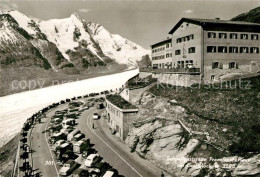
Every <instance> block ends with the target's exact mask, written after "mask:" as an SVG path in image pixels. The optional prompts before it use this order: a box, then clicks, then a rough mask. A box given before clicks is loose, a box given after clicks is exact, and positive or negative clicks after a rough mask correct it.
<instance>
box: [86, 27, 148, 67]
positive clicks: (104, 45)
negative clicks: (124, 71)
mask: <svg viewBox="0 0 260 177" xmlns="http://www.w3.org/2000/svg"><path fill="white" fill-rule="evenodd" d="M87 27H88V31H89V32H90V35H91V36H92V38H93V39H94V40H95V42H96V43H98V44H99V46H100V48H101V50H102V52H103V53H104V54H105V55H107V56H109V57H110V58H113V59H115V60H116V61H117V62H118V63H122V64H129V63H135V62H136V61H139V60H141V58H142V56H144V55H147V54H149V53H150V52H149V50H145V49H143V48H142V47H141V46H139V45H137V44H135V43H133V42H131V41H129V40H128V39H125V38H123V37H121V36H120V35H118V34H111V33H110V32H109V31H108V30H106V29H105V28H104V27H103V26H101V25H100V24H98V23H93V22H91V23H88V24H87Z"/></svg>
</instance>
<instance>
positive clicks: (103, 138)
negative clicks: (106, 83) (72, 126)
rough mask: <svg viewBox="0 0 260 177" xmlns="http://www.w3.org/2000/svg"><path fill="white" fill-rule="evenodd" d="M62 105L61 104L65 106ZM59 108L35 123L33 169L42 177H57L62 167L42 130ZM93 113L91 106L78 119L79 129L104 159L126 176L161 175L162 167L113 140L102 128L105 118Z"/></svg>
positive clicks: (94, 110) (154, 176)
mask: <svg viewBox="0 0 260 177" xmlns="http://www.w3.org/2000/svg"><path fill="white" fill-rule="evenodd" d="M64 106H65V105H63V106H62V107H63V108H64ZM62 107H59V108H56V109H54V110H52V111H50V112H49V113H48V114H47V117H48V118H44V119H42V123H41V124H36V125H35V127H34V129H33V132H32V139H31V143H32V150H33V153H32V157H33V169H36V172H41V176H43V177H49V176H51V177H56V176H59V174H58V170H59V169H60V168H61V167H60V166H58V165H56V160H55V158H54V157H53V153H52V151H51V150H50V148H49V145H48V143H47V136H46V134H45V133H44V131H45V130H46V129H47V127H48V126H49V125H48V122H49V120H50V117H51V116H52V115H54V113H55V111H57V110H58V109H62ZM94 112H98V111H97V110H96V108H90V109H89V110H86V111H84V112H83V113H82V115H81V116H80V118H79V119H78V123H79V124H78V129H80V130H81V131H82V133H84V134H85V135H86V138H89V139H90V142H91V143H92V144H94V147H93V148H95V149H96V150H97V151H98V154H99V155H100V156H101V157H103V158H104V160H105V161H106V162H108V163H109V164H110V165H112V166H113V168H115V169H117V170H118V172H119V174H120V175H123V176H125V177H156V176H157V177H160V175H161V169H159V168H158V167H156V166H155V165H154V164H152V163H151V162H149V161H147V160H144V159H142V158H140V157H139V156H138V155H137V154H135V153H130V149H129V148H127V145H126V144H124V143H123V142H120V141H113V140H112V139H111V136H112V135H109V134H108V133H105V130H103V127H101V125H102V121H103V124H104V121H105V120H95V121H94V120H92V115H93V113H94ZM92 121H94V124H95V129H93V128H92V123H93V122H92Z"/></svg>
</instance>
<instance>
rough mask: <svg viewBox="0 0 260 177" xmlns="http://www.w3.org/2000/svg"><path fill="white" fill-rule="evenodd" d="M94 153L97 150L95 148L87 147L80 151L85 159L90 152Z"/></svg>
mask: <svg viewBox="0 0 260 177" xmlns="http://www.w3.org/2000/svg"><path fill="white" fill-rule="evenodd" d="M96 153H97V151H96V150H95V149H93V148H91V147H88V148H87V149H85V150H84V151H83V152H82V157H83V158H85V159H86V158H87V157H88V156H89V155H90V154H96Z"/></svg>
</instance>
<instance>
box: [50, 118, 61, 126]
mask: <svg viewBox="0 0 260 177" xmlns="http://www.w3.org/2000/svg"><path fill="white" fill-rule="evenodd" d="M61 122H62V119H60V118H54V119H51V121H50V123H51V124H55V125H57V124H60V123H61Z"/></svg>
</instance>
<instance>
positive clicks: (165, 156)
mask: <svg viewBox="0 0 260 177" xmlns="http://www.w3.org/2000/svg"><path fill="white" fill-rule="evenodd" d="M243 81H244V82H245V81H247V82H250V89H245V88H240V87H239V88H238V87H234V85H233V86H232V88H231V89H224V90H216V89H209V88H203V87H202V88H200V89H198V88H181V87H178V88H175V87H173V86H171V87H167V86H166V85H164V86H161V87H160V86H158V85H156V86H154V87H152V88H151V89H150V90H149V91H146V92H145V93H144V94H143V95H142V97H141V99H140V100H139V101H136V104H137V105H138V108H139V113H138V114H137V116H136V118H135V119H134V120H132V123H131V126H130V131H129V134H128V137H127V140H126V142H127V144H128V145H129V147H130V148H131V149H132V151H136V152H137V153H138V154H139V155H140V156H141V157H143V158H146V159H148V160H151V161H153V162H155V163H156V164H157V165H158V166H159V167H161V168H163V169H165V170H166V171H168V172H169V173H171V174H173V175H175V176H197V177H199V176H200V177H202V176H203V177H204V176H255V177H256V176H259V175H260V154H259V153H260V151H259V147H260V144H259V142H260V141H259V137H260V136H259V135H260V131H259V128H258V127H259V120H260V119H259V115H260V114H259V112H260V106H259V105H260V100H259V99H260V92H259V88H260V87H259V84H260V77H259V76H258V77H253V78H250V79H249V78H248V79H246V80H243ZM243 81H241V82H242V83H243ZM243 86H245V85H243V84H242V87H243ZM223 87H224V86H223ZM230 87H231V86H230ZM215 88H216V87H215Z"/></svg>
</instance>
